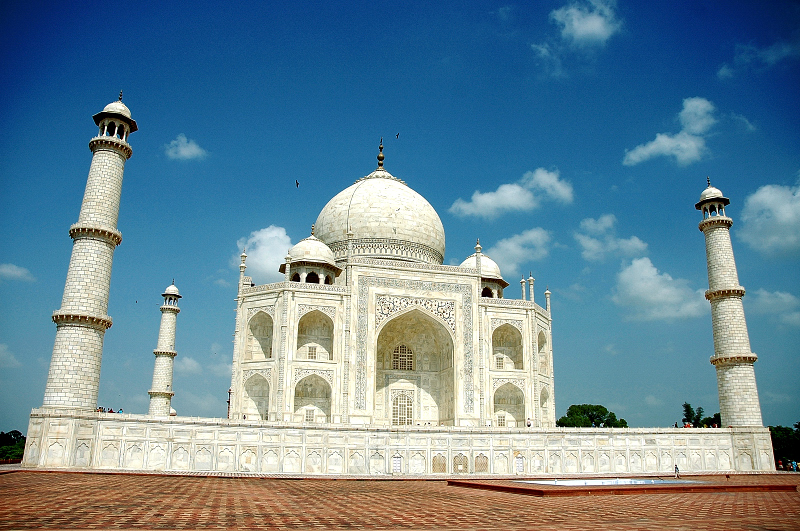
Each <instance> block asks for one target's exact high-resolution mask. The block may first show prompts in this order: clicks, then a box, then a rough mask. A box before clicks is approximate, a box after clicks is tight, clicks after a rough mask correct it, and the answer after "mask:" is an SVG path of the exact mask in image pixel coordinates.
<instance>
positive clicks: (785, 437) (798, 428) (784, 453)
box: [769, 422, 800, 463]
mask: <svg viewBox="0 0 800 531" xmlns="http://www.w3.org/2000/svg"><path fill="white" fill-rule="evenodd" d="M769 433H770V435H771V436H772V451H773V453H774V454H775V461H778V460H779V459H780V460H781V461H783V462H784V463H786V461H800V422H795V423H794V429H792V428H788V427H786V426H770V427H769Z"/></svg>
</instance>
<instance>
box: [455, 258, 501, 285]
mask: <svg viewBox="0 0 800 531" xmlns="http://www.w3.org/2000/svg"><path fill="white" fill-rule="evenodd" d="M461 267H469V268H472V269H475V268H476V267H478V264H477V260H476V259H475V254H471V255H470V256H469V257H468V258H467V259H466V260H464V261H463V262H461ZM481 276H482V277H483V278H492V279H497V280H503V275H501V274H500V266H498V265H497V262H495V261H494V260H492V259H491V258H489V257H488V256H487V255H485V254H483V253H481Z"/></svg>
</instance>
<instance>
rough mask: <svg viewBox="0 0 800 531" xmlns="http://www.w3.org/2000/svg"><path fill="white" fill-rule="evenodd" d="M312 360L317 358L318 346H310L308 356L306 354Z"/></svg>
mask: <svg viewBox="0 0 800 531" xmlns="http://www.w3.org/2000/svg"><path fill="white" fill-rule="evenodd" d="M306 357H307V358H308V359H310V360H315V359H317V347H308V356H306Z"/></svg>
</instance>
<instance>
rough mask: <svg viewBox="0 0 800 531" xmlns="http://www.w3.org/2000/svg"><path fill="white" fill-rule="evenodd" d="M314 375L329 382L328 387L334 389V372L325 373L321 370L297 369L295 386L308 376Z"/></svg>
mask: <svg viewBox="0 0 800 531" xmlns="http://www.w3.org/2000/svg"><path fill="white" fill-rule="evenodd" d="M312 374H316V375H317V376H319V377H321V378H322V379H323V380H325V381H326V382H328V385H330V386H331V388H333V371H325V370H320V369H297V370H296V371H294V383H293V385H297V382H299V381H300V380H302V379H303V378H305V377H306V376H311V375H312Z"/></svg>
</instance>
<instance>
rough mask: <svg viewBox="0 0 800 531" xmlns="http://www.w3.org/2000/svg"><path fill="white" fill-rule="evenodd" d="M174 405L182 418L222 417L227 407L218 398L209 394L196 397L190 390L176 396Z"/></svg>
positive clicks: (183, 390)
mask: <svg viewBox="0 0 800 531" xmlns="http://www.w3.org/2000/svg"><path fill="white" fill-rule="evenodd" d="M172 405H173V407H174V408H175V410H176V411H177V412H178V415H180V416H203V417H212V418H214V417H217V418H218V417H222V416H224V415H225V411H226V405H225V402H223V401H222V400H221V399H220V398H219V397H218V396H216V395H213V394H211V393H209V392H205V393H203V394H202V395H196V394H194V393H192V392H191V391H189V390H186V389H182V390H181V391H180V392H179V393H176V394H175V398H173V399H172Z"/></svg>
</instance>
